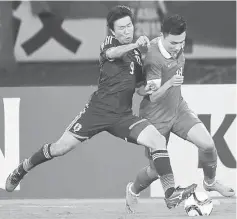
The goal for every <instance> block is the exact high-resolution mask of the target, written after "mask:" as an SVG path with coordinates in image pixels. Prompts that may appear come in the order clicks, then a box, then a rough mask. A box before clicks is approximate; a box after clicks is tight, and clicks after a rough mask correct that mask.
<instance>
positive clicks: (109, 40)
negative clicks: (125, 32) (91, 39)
mask: <svg viewBox="0 0 237 219" xmlns="http://www.w3.org/2000/svg"><path fill="white" fill-rule="evenodd" d="M102 44H104V46H106V45H112V44H115V45H116V44H119V41H118V40H117V39H116V38H115V37H114V36H112V35H108V36H106V37H105V39H104V41H103V43H102Z"/></svg>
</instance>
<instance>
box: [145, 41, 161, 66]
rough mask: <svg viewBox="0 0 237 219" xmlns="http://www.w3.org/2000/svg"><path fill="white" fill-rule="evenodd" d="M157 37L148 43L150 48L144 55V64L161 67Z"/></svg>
mask: <svg viewBox="0 0 237 219" xmlns="http://www.w3.org/2000/svg"><path fill="white" fill-rule="evenodd" d="M158 41H159V37H156V38H154V39H152V40H151V41H150V47H149V49H148V51H147V53H146V56H145V59H144V62H145V63H149V64H155V65H161V64H162V63H163V58H162V54H161V53H160V50H159V48H158Z"/></svg>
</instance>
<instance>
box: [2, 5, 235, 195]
mask: <svg viewBox="0 0 237 219" xmlns="http://www.w3.org/2000/svg"><path fill="white" fill-rule="evenodd" d="M117 4H126V5H129V6H130V7H131V8H132V9H133V10H134V13H135V16H136V21H135V26H136V32H135V37H137V36H138V35H139V34H142V33H143V34H146V35H148V36H149V38H151V39H152V38H153V37H156V36H157V35H158V34H159V28H160V20H161V19H162V17H163V16H164V15H165V14H169V13H179V14H181V15H183V16H184V17H185V18H186V19H187V22H188V35H187V36H188V38H187V42H186V49H185V55H186V66H185V69H184V76H185V81H184V83H185V85H184V87H183V95H184V96H185V98H186V100H187V101H188V103H189V104H190V107H191V108H193V109H194V110H195V111H196V112H197V113H198V114H199V117H200V118H201V119H202V120H203V121H204V123H205V125H206V126H207V127H208V130H209V131H210V132H211V133H212V135H213V138H214V140H215V143H216V145H217V147H218V155H219V164H220V165H219V167H218V174H219V178H221V180H223V181H226V183H228V184H230V185H232V186H234V187H235V188H236V2H235V1H203V2H201V1H167V2H166V1H149V2H146V1H144V2H139V1H134V2H132V1H128V2H123V1H95V2H93V1H89V2H86V1H85V2H83V1H78V2H76V1H75V2H70V1H66V2H57V1H52V2H50V1H47V2H46V1H45V2H42V1H31V2H29V1H25V2H17V1H14V2H4V1H1V2H0V24H1V26H0V93H1V101H0V121H1V123H0V199H4V198H8V199H14V198H123V197H124V188H125V186H126V183H127V182H128V181H129V180H133V179H134V177H135V175H136V173H137V171H138V170H139V169H140V168H141V167H143V166H144V165H146V164H147V161H146V159H145V157H144V156H143V154H144V150H143V148H138V149H137V146H135V145H132V144H129V146H128V144H127V143H125V142H124V141H122V140H120V139H115V138H113V137H112V136H110V135H108V134H107V133H101V134H100V135H98V136H96V137H94V138H93V139H92V140H91V141H88V142H86V143H85V146H83V147H80V148H78V150H76V151H75V152H74V153H72V154H69V155H67V156H65V157H64V158H59V159H55V161H54V162H50V163H49V164H47V165H42V166H41V167H39V168H37V170H35V171H32V173H31V174H29V176H27V177H26V178H25V180H24V181H23V182H22V183H21V185H20V187H19V188H18V189H17V191H15V192H13V193H11V194H8V193H6V192H5V191H4V183H5V179H6V177H7V175H8V173H9V172H10V171H11V170H12V169H13V168H14V167H15V166H16V165H17V164H18V163H19V161H20V160H22V159H23V158H25V157H28V156H29V155H30V154H31V153H33V152H34V151H35V150H37V149H38V148H39V147H40V146H41V145H42V144H44V143H46V142H52V141H54V140H56V139H57V138H58V137H59V136H60V134H61V133H62V132H63V131H64V129H65V128H66V126H67V125H68V124H69V122H70V121H71V120H72V119H73V118H74V116H76V115H77V114H78V113H79V112H80V110H82V109H83V107H84V105H85V103H86V102H87V100H88V98H89V96H90V94H91V93H92V92H93V91H94V90H95V89H96V84H97V79H98V76H99V75H98V73H99V71H98V57H99V46H100V43H101V42H102V41H103V39H104V37H105V36H106V34H107V27H106V20H105V19H106V18H105V17H106V14H107V12H108V10H109V8H111V7H112V6H114V5H117ZM134 99H135V100H134V101H135V104H134V110H135V111H136V110H137V108H138V105H139V97H135V98H134ZM170 148H171V149H170V150H171V157H172V162H173V164H174V170H175V175H176V177H177V182H178V183H181V184H186V183H190V182H192V181H196V180H197V181H198V182H199V184H200V185H201V174H202V173H201V170H200V169H199V170H198V171H197V167H198V157H197V153H196V152H197V151H196V148H194V147H192V146H190V144H189V143H187V142H184V141H182V140H180V139H179V140H178V139H176V138H175V137H174V136H173V137H172V138H171V142H170ZM182 150H184V151H185V152H187V154H188V156H187V155H185V157H182V156H181V155H179V156H177V154H181V152H180V151H182ZM114 155H116V156H114ZM115 159H116V160H115ZM180 159H183V160H186V162H180ZM187 163H188V165H189V167H190V168H189V169H187ZM184 169H185V171H183V170H184ZM125 170H126V171H125ZM184 172H185V173H184ZM52 173H53V174H52ZM184 174H186V175H184ZM196 176H197V177H196ZM75 185H77V186H76V187H77V188H76V189H75ZM200 189H201V187H200ZM214 195H216V194H214ZM162 196H163V195H162V190H161V188H160V186H159V185H156V184H154V185H153V186H151V189H150V190H146V191H145V192H144V193H143V196H142V197H162Z"/></svg>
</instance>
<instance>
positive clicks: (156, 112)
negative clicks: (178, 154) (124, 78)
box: [140, 38, 185, 121]
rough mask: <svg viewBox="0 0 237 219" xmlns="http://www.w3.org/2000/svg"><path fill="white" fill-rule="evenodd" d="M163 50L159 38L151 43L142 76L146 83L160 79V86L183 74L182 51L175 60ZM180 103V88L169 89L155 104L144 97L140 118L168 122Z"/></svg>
mask: <svg viewBox="0 0 237 219" xmlns="http://www.w3.org/2000/svg"><path fill="white" fill-rule="evenodd" d="M164 50H165V49H164V47H163V45H161V41H160V38H156V39H155V40H153V41H152V42H151V47H150V49H149V51H148V53H147V55H146V57H145V60H144V74H145V75H146V81H147V82H149V81H150V80H154V81H155V80H156V79H161V86H162V85H163V84H164V83H165V82H166V81H168V80H170V79H171V78H172V77H173V76H174V75H175V74H179V75H182V74H183V69H184V63H185V58H184V54H183V51H180V52H179V54H178V56H177V58H173V57H171V56H170V57H169V55H168V52H167V51H164ZM165 52H166V54H165ZM165 55H167V56H168V57H167V56H166V57H165ZM182 101H183V98H182V95H181V86H173V87H170V88H169V89H168V90H167V91H166V92H165V94H164V95H163V96H161V97H160V99H158V100H157V101H156V102H151V101H150V99H149V96H145V97H144V98H143V100H142V102H141V105H140V116H143V117H146V118H148V119H151V121H170V120H171V119H172V118H174V116H175V115H176V113H177V110H178V108H179V105H180V103H181V102H182Z"/></svg>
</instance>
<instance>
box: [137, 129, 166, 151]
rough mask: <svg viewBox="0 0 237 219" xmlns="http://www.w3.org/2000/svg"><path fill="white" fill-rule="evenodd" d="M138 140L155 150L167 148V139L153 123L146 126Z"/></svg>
mask: <svg viewBox="0 0 237 219" xmlns="http://www.w3.org/2000/svg"><path fill="white" fill-rule="evenodd" d="M137 142H138V143H139V144H142V145H144V146H147V147H149V148H151V149H152V150H153V151H154V150H159V149H164V148H166V139H165V137H164V136H163V135H161V134H160V132H159V131H158V130H157V129H156V128H155V126H153V125H149V126H147V127H146V128H144V129H143V130H142V131H141V133H140V134H139V136H138V138H137Z"/></svg>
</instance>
